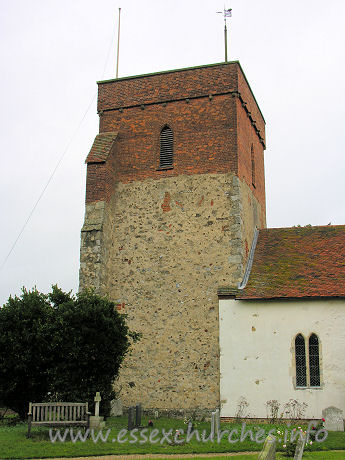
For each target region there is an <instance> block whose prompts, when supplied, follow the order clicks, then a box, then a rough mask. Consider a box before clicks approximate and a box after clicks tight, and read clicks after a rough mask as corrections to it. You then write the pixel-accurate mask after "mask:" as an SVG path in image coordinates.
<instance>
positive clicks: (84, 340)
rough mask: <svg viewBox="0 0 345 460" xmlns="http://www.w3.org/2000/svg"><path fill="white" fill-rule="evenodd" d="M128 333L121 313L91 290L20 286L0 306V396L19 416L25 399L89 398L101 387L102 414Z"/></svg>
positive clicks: (127, 343)
mask: <svg viewBox="0 0 345 460" xmlns="http://www.w3.org/2000/svg"><path fill="white" fill-rule="evenodd" d="M131 339H133V340H137V339H138V334H136V333H133V332H131V331H130V330H129V329H128V326H127V324H126V318H125V316H124V315H121V314H119V313H118V311H117V310H116V308H115V305H114V303H113V302H111V301H109V300H108V299H107V298H104V297H101V296H99V295H97V294H95V293H94V292H92V291H85V292H82V293H79V294H77V295H76V296H72V295H71V293H65V292H63V291H62V290H61V289H59V288H58V287H57V286H53V288H52V292H51V293H49V294H48V295H46V294H42V293H39V292H38V291H37V290H36V289H33V290H32V291H27V290H26V289H23V292H22V295H21V297H17V296H15V297H14V298H13V297H10V298H9V300H8V302H7V303H6V304H5V305H4V306H3V307H2V308H0V400H2V402H3V403H4V404H5V405H6V406H7V407H9V408H11V409H12V410H14V411H16V412H18V414H19V415H20V416H21V418H24V417H25V416H26V413H27V409H28V404H29V402H30V401H31V402H42V401H49V400H55V401H57V400H58V401H89V402H91V403H92V402H93V396H94V394H95V392H96V391H100V392H101V396H102V404H101V407H102V409H103V413H105V415H107V412H108V411H109V407H110V401H111V399H113V397H114V392H113V388H112V384H113V382H114V380H115V379H116V377H117V375H118V372H119V369H120V367H121V364H122V362H123V359H124V357H125V355H126V353H127V352H128V350H129V347H130V340H131Z"/></svg>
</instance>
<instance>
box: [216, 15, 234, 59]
mask: <svg viewBox="0 0 345 460" xmlns="http://www.w3.org/2000/svg"><path fill="white" fill-rule="evenodd" d="M231 12H232V9H231V8H229V9H227V10H226V9H225V6H224V11H217V13H220V14H223V15H224V41H225V62H228V30H227V28H226V18H231V16H232V14H231Z"/></svg>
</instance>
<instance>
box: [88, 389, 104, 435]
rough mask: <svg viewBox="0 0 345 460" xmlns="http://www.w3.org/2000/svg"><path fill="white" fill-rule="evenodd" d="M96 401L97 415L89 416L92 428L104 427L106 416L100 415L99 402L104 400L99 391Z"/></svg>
mask: <svg viewBox="0 0 345 460" xmlns="http://www.w3.org/2000/svg"><path fill="white" fill-rule="evenodd" d="M93 400H94V401H95V415H91V416H90V418H89V426H90V428H98V429H101V428H104V427H105V422H104V417H100V416H99V404H100V402H101V401H102V398H101V394H100V392H99V391H97V393H96V396H95V397H94V399H93Z"/></svg>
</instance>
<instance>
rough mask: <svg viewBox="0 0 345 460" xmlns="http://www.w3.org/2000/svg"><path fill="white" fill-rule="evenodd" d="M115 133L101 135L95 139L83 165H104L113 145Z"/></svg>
mask: <svg viewBox="0 0 345 460" xmlns="http://www.w3.org/2000/svg"><path fill="white" fill-rule="evenodd" d="M117 134H118V133H117V132H108V133H101V134H98V135H97V136H96V137H95V140H94V141H93V144H92V147H91V150H90V153H89V154H88V156H87V158H86V161H85V163H104V162H105V161H107V158H108V156H109V153H110V151H111V149H112V147H113V145H114V142H115V140H116V137H117Z"/></svg>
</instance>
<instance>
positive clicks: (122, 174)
mask: <svg viewBox="0 0 345 460" xmlns="http://www.w3.org/2000/svg"><path fill="white" fill-rule="evenodd" d="M98 113H99V115H100V134H99V135H98V136H96V139H95V142H94V144H93V146H92V148H91V151H90V153H89V155H88V157H87V159H86V163H87V164H88V174H87V189H86V201H87V202H95V201H100V200H108V199H109V198H110V196H111V194H112V190H113V186H114V183H115V182H117V181H120V182H132V181H138V180H145V179H147V178H152V179H160V178H164V177H170V176H177V175H181V174H189V175H190V174H203V173H227V172H233V173H235V174H237V175H238V176H239V177H240V178H241V179H244V180H245V181H246V182H247V183H248V184H250V186H253V188H254V190H253V192H254V194H255V195H257V198H258V199H259V201H261V202H262V203H264V200H265V198H264V195H265V185H264V164H263V150H264V149H265V120H264V118H263V116H262V113H261V111H260V108H259V106H258V104H257V102H256V100H255V97H254V95H253V93H252V91H251V88H250V86H249V84H248V82H247V79H246V77H245V75H244V72H243V70H242V68H241V66H240V64H239V62H237V61H235V62H227V63H219V64H211V65H204V66H198V67H191V68H186V69H177V70H171V71H163V72H157V73H152V74H146V75H138V76H132V77H124V78H118V79H114V80H107V81H100V82H98ZM164 126H169V127H170V128H171V130H172V132H173V142H174V152H173V155H174V163H173V168H170V169H164V168H160V167H159V151H160V133H161V130H162V128H163V127H164ZM251 152H254V154H255V182H256V183H255V184H252V182H253V180H252V179H253V174H252V173H253V171H252V168H253V155H252V156H251Z"/></svg>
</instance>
